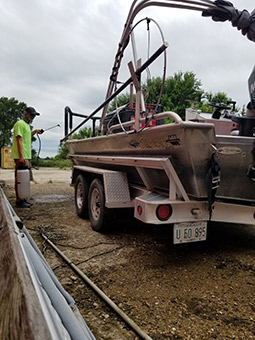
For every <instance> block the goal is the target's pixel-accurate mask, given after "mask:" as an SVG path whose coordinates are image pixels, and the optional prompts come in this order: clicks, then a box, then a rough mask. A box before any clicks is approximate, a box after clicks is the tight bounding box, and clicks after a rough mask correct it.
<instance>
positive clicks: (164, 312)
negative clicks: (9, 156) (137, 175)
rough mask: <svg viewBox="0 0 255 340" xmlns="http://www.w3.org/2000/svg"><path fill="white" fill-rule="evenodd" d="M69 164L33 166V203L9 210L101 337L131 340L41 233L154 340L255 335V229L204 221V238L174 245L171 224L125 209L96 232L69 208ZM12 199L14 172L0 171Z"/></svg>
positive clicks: (71, 203) (206, 339) (222, 339)
mask: <svg viewBox="0 0 255 340" xmlns="http://www.w3.org/2000/svg"><path fill="white" fill-rule="evenodd" d="M70 176H71V172H70V171H69V170H56V169H54V170H52V169H41V170H39V171H37V172H35V179H36V180H37V181H38V184H33V183H32V185H31V194H32V201H33V203H34V204H33V206H32V207H31V208H30V209H16V211H17V214H18V216H19V217H20V218H21V219H22V220H23V222H24V224H25V226H26V227H27V228H28V230H29V231H30V233H31V235H32V236H33V238H34V239H35V241H36V242H37V244H38V245H39V247H40V249H41V251H42V252H43V254H44V256H45V258H46V260H47V261H48V262H49V264H50V265H51V267H52V268H53V270H54V272H55V274H56V275H57V277H58V278H59V280H60V282H61V284H62V285H63V286H64V288H65V289H66V290H67V291H68V292H69V293H70V294H71V295H72V296H73V298H74V299H75V300H76V303H77V305H78V307H79V309H80V311H81V313H82V315H83V317H84V319H85V320H86V322H87V323H88V325H89V327H90V328H91V330H92V331H93V333H94V334H95V336H96V338H97V339H98V340H99V339H102V340H111V339H112V340H113V339H114V340H122V339H123V340H126V339H127V340H129V339H130V340H133V339H134V340H135V339H139V338H138V337H137V336H136V335H135V333H133V331H131V330H130V329H129V327H128V326H126V325H125V324H124V323H123V322H122V321H121V319H120V318H119V317H117V316H116V315H115V314H114V313H113V312H112V311H111V309H109V307H107V306H106V304H105V303H104V302H102V301H101V300H100V299H99V298H98V297H97V296H96V295H95V294H94V292H93V291H92V290H91V289H90V288H89V287H88V286H87V285H86V284H85V283H84V282H83V281H82V280H81V279H80V278H79V277H78V276H77V275H76V274H75V273H74V272H73V271H72V270H71V269H70V268H69V267H67V265H66V264H65V263H64V262H63V261H62V260H61V259H60V258H59V257H58V255H56V253H55V252H54V251H53V250H52V249H51V248H50V247H49V246H48V245H47V244H46V243H45V241H44V240H43V239H42V237H41V235H40V232H43V233H45V234H46V235H47V236H48V237H49V238H50V239H51V240H52V242H54V244H56V245H57V246H58V247H59V249H60V250H61V251H62V252H63V253H64V254H65V255H66V256H68V257H69V259H71V260H72V262H73V263H75V264H76V265H77V266H78V267H79V268H80V269H81V270H82V271H83V272H84V273H85V274H86V275H87V276H88V277H89V278H90V279H91V280H92V281H94V282H95V283H96V284H97V285H98V286H99V288H101V289H102V290H103V291H104V292H105V293H106V294H107V295H108V296H109V297H110V298H111V299H112V300H113V301H114V302H115V303H116V304H117V305H118V306H119V307H121V308H122V309H123V310H124V311H125V313H126V314H127V315H128V316H129V317H130V318H132V319H133V320H134V321H135V322H136V323H137V324H138V325H139V326H140V327H141V328H142V329H143V330H144V331H145V332H146V333H147V334H148V335H149V336H150V337H151V338H152V339H153V340H163V339H164V340H165V339H169V340H173V339H177V340H187V339H190V340H191V339H199V340H213V339H220V340H227V339H235V340H247V339H255V325H254V321H255V299H254V289H255V256H254V255H255V227H254V226H243V225H227V224H211V225H210V226H209V234H208V240H207V241H205V242H200V243H193V244H183V245H173V244H172V241H173V238H172V226H169V225H166V226H152V225H143V224H142V223H140V222H138V221H135V220H134V219H133V218H132V216H131V215H129V214H128V213H126V214H123V215H122V217H121V218H120V220H119V221H118V222H117V223H116V224H115V225H114V226H112V228H111V229H110V231H109V232H107V233H105V234H100V233H96V232H95V231H92V229H91V227H90V223H89V222H88V221H86V220H82V219H80V218H78V217H77V216H76V212H75V207H74V198H73V191H74V190H73V188H72V187H70V185H69V183H70ZM0 180H1V181H5V188H4V190H5V193H6V195H7V197H8V198H9V200H10V202H11V203H12V204H14V201H15V198H14V191H13V171H10V170H2V169H0Z"/></svg>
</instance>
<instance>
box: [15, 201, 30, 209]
mask: <svg viewBox="0 0 255 340" xmlns="http://www.w3.org/2000/svg"><path fill="white" fill-rule="evenodd" d="M16 207H17V208H30V207H31V204H29V203H28V202H25V201H24V200H20V201H16Z"/></svg>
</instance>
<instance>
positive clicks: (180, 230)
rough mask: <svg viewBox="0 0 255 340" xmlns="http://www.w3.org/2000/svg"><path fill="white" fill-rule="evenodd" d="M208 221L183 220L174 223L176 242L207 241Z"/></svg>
mask: <svg viewBox="0 0 255 340" xmlns="http://www.w3.org/2000/svg"><path fill="white" fill-rule="evenodd" d="M206 235H207V222H183V223H175V224H174V244H178V243H188V242H198V241H205V240H206Z"/></svg>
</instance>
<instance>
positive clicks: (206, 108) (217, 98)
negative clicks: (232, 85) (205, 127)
mask: <svg viewBox="0 0 255 340" xmlns="http://www.w3.org/2000/svg"><path fill="white" fill-rule="evenodd" d="M229 101H232V99H231V98H230V97H228V96H227V94H226V93H225V92H216V93H212V92H205V93H204V94H203V98H202V100H201V102H200V103H197V104H195V108H197V109H200V110H202V111H203V112H213V110H214V108H213V106H211V105H210V103H215V104H227V103H228V102H229Z"/></svg>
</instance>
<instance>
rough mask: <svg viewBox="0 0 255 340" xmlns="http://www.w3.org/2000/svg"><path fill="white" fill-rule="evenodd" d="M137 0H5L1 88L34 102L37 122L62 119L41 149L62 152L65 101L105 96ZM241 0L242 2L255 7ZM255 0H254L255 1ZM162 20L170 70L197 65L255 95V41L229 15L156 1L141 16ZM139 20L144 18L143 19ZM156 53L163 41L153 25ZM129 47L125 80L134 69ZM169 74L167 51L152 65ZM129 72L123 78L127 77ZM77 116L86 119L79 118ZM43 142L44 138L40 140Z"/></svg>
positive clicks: (222, 83) (97, 100)
mask: <svg viewBox="0 0 255 340" xmlns="http://www.w3.org/2000/svg"><path fill="white" fill-rule="evenodd" d="M131 3H132V0H43V1H42V0H24V1H20V0H8V1H6V0H0V17H1V18H0V32H1V34H0V46H1V49H0V51H1V52H0V74H1V76H0V88H1V92H0V96H1V97H9V98H10V97H15V98H16V99H18V100H19V101H23V102H25V103H26V104H27V105H28V106H34V107H35V108H36V109H37V110H38V111H39V112H40V113H41V116H40V117H37V118H36V119H35V120H34V123H33V126H34V128H43V129H46V128H48V127H51V126H54V125H55V124H61V128H56V129H52V130H50V131H47V132H45V133H44V134H43V135H42V136H41V140H42V151H41V155H40V156H41V157H46V156H50V157H51V156H55V155H56V154H57V149H58V145H59V141H60V139H61V138H62V137H63V117H64V108H65V107H66V106H69V107H70V108H71V109H72V111H73V112H79V113H83V114H90V113H91V112H92V111H93V110H94V109H95V108H97V107H98V106H99V105H100V104H101V103H102V102H103V101H104V98H105V94H106V89H107V86H108V79H109V75H110V72H111V68H112V66H113V61H114V55H115V54H116V51H117V46H118V43H119V39H120V36H121V33H122V29H123V25H124V23H125V19H126V16H127V13H128V10H129V7H130V5H131ZM251 3H252V1H250V0H235V1H234V5H235V6H236V7H237V8H238V9H244V8H246V9H247V10H249V11H252V10H253V9H254V7H255V6H254V3H253V4H251ZM251 6H254V7H251ZM146 16H148V17H151V18H153V19H155V20H156V21H157V23H158V24H159V25H160V27H161V29H162V30H163V33H164V38H165V40H166V41H167V42H168V43H169V47H168V49H167V76H172V75H173V74H174V73H175V72H177V71H179V70H182V71H184V72H186V71H193V72H194V73H195V74H196V76H197V78H198V79H200V80H201V82H202V87H203V89H204V90H206V91H212V92H216V91H223V92H225V93H227V95H228V96H229V97H231V98H232V99H234V100H236V101H237V105H238V106H239V107H242V106H243V105H246V104H247V102H248V101H249V95H248V85H247V79H248V77H249V75H250V73H251V70H252V68H253V66H254V64H255V53H254V52H255V45H254V43H253V42H250V41H249V40H248V39H247V38H246V37H243V36H242V35H241V33H240V32H239V31H237V30H236V28H233V27H232V26H231V24H230V23H229V22H226V23H215V22H213V21H212V20H211V19H209V18H202V17H201V14H200V12H193V11H188V10H181V9H178V10H175V9H170V8H155V7H150V8H148V9H146V10H143V11H142V12H141V13H140V14H139V16H138V17H137V20H138V19H141V18H143V17H146ZM135 21H136V20H135ZM151 26H152V30H151V40H152V42H151V53H153V51H154V50H153V49H154V48H155V49H156V48H158V47H159V46H160V45H161V41H160V39H159V34H158V33H157V30H156V26H155V25H153V24H152V25H151ZM137 34H138V36H137V45H138V55H139V56H141V57H142V60H143V61H145V58H146V54H147V32H146V25H145V23H144V24H143V25H140V26H139V27H138V29H137ZM131 59H132V55H131V50H130V49H129V48H128V49H127V52H126V55H125V58H124V60H123V64H122V71H121V73H120V80H123V81H125V80H126V78H125V77H127V76H128V77H129V74H128V71H127V62H129V61H130V60H131ZM151 75H152V76H155V77H156V76H161V75H162V59H161V58H160V59H159V60H158V61H157V62H156V63H155V65H154V66H152V67H151ZM121 77H123V78H121ZM75 122H76V123H77V124H78V123H79V122H80V120H78V118H77V120H76V121H75ZM34 147H35V148H37V145H36V144H34Z"/></svg>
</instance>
